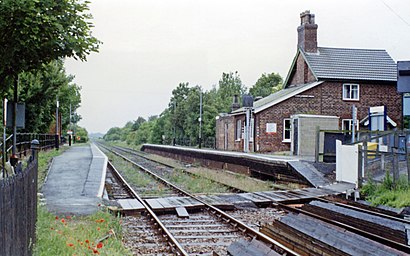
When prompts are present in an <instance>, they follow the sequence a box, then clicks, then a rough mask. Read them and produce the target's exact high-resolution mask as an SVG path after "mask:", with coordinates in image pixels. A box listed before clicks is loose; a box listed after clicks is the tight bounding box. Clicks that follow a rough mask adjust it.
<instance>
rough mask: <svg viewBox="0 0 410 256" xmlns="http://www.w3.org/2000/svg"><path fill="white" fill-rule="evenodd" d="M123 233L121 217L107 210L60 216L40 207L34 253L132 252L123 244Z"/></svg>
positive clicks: (86, 253) (104, 253) (118, 253)
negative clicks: (85, 215)
mask: <svg viewBox="0 0 410 256" xmlns="http://www.w3.org/2000/svg"><path fill="white" fill-rule="evenodd" d="M121 232H122V231H121V224H120V219H119V218H116V217H114V216H112V215H111V214H109V213H108V212H105V211H98V212H97V213H95V214H93V215H91V216H87V217H75V216H73V217H71V216H60V217H59V216H55V215H53V214H51V213H49V212H48V211H47V210H46V209H45V208H44V207H43V206H40V207H39V208H38V213H37V243H36V245H35V249H34V255H37V256H43V255H44V256H48V255H94V254H99V255H131V253H130V252H128V251H127V250H126V249H125V248H124V247H123V245H122V242H121V237H120V236H121ZM104 238H105V239H104Z"/></svg>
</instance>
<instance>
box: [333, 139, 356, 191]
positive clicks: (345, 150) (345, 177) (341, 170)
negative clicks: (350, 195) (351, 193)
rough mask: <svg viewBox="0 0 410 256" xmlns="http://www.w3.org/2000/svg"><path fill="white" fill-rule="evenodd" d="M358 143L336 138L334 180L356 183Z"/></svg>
mask: <svg viewBox="0 0 410 256" xmlns="http://www.w3.org/2000/svg"><path fill="white" fill-rule="evenodd" d="M358 152H359V149H358V145H342V142H341V141H340V140H336V180H337V181H344V182H350V183H355V184H358V161H359V160H358V154H359V153H358Z"/></svg>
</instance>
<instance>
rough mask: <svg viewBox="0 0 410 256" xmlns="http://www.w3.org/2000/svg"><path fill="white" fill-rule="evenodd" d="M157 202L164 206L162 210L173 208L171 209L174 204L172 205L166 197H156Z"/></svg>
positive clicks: (173, 207)
mask: <svg viewBox="0 0 410 256" xmlns="http://www.w3.org/2000/svg"><path fill="white" fill-rule="evenodd" d="M157 202H158V203H160V204H161V205H162V206H163V207H164V210H173V209H175V206H173V205H172V204H171V203H169V202H168V200H167V198H166V197H164V198H157Z"/></svg>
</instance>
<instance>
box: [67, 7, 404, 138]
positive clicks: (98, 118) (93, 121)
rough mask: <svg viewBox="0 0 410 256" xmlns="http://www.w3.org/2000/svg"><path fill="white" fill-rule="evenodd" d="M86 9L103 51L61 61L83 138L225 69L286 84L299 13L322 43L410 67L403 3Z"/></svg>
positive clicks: (162, 104)
mask: <svg viewBox="0 0 410 256" xmlns="http://www.w3.org/2000/svg"><path fill="white" fill-rule="evenodd" d="M90 8H91V13H92V14H93V16H94V19H93V23H94V25H95V28H94V30H93V31H94V35H95V36H96V37H97V38H98V39H100V40H101V41H103V42H104V44H103V45H101V48H100V52H99V53H93V54H91V55H90V56H89V58H88V61H87V62H79V61H75V60H72V59H69V60H67V61H66V70H67V72H68V73H70V74H73V75H75V77H76V78H75V80H74V82H75V83H77V84H78V85H80V86H82V91H81V95H82V104H81V108H80V109H79V110H78V112H79V114H81V115H82V117H83V120H82V121H81V122H80V125H81V126H84V127H86V128H87V130H88V131H89V132H102V133H105V132H106V131H107V130H108V129H109V128H111V127H114V126H119V127H122V126H124V125H125V123H126V122H127V121H131V120H136V119H137V117H138V116H142V117H144V118H147V117H148V116H151V115H159V114H160V113H161V112H162V111H163V110H164V109H165V108H166V107H167V104H168V102H169V99H170V97H171V92H172V90H173V89H174V88H175V87H176V86H177V85H178V84H179V83H180V82H189V84H190V85H200V86H202V88H204V89H205V90H209V89H210V88H212V86H213V85H216V84H217V83H218V81H219V79H220V78H221V76H222V73H223V72H230V71H232V72H234V71H238V72H239V75H240V77H241V79H242V82H243V83H244V84H245V85H246V86H247V87H248V88H249V87H251V86H252V85H253V84H255V82H256V81H257V79H258V78H259V77H260V76H261V74H262V73H272V72H277V73H279V74H280V75H281V76H282V77H286V74H287V72H288V69H289V67H290V64H291V62H292V59H293V57H294V55H295V53H296V44H297V32H296V28H297V26H299V24H300V16H299V15H300V13H301V12H303V11H305V10H310V11H311V13H314V14H315V15H316V23H317V24H318V26H319V28H318V45H319V46H327V47H346V48H369V49H386V50H387V51H388V53H389V54H390V55H391V56H392V58H393V59H394V60H395V61H398V60H410V1H408V0H344V1H331V0H315V1H307V0H286V1H274V0H249V1H243V0H229V1H227V0H91V5H90Z"/></svg>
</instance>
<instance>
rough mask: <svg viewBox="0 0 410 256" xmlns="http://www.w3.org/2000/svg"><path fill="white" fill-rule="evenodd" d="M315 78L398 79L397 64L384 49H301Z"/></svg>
mask: <svg viewBox="0 0 410 256" xmlns="http://www.w3.org/2000/svg"><path fill="white" fill-rule="evenodd" d="M302 54H303V55H304V57H305V59H306V61H307V63H308V65H309V67H310V68H311V69H312V71H313V73H314V75H315V76H316V78H317V79H319V80H323V79H343V80H371V81H393V82H394V81H397V67H396V63H395V62H394V60H393V59H392V58H391V57H390V55H389V54H388V53H387V52H386V51H385V50H370V49H344V48H328V47H318V53H306V52H302Z"/></svg>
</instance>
